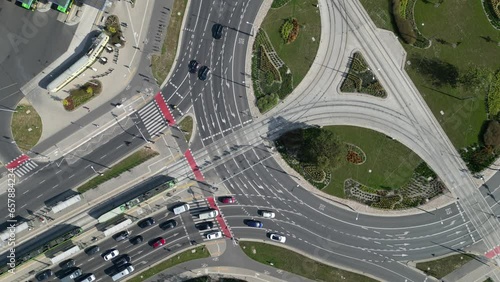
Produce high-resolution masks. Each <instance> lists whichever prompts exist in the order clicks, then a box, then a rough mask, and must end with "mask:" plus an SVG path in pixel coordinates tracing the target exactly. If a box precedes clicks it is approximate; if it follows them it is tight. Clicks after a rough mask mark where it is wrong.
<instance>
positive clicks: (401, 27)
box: [392, 0, 417, 44]
mask: <svg viewBox="0 0 500 282" xmlns="http://www.w3.org/2000/svg"><path fill="white" fill-rule="evenodd" d="M393 1H394V2H393V5H392V14H393V16H394V20H395V21H396V26H397V28H398V33H399V34H400V35H401V38H403V40H404V41H405V42H406V43H408V44H414V43H415V41H416V40H417V34H416V33H415V30H414V29H413V25H412V24H411V21H410V20H409V19H405V18H403V17H401V15H400V14H401V13H400V7H401V4H400V0H393Z"/></svg>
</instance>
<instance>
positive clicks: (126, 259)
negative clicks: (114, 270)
mask: <svg viewBox="0 0 500 282" xmlns="http://www.w3.org/2000/svg"><path fill="white" fill-rule="evenodd" d="M127 263H130V256H129V255H121V256H119V257H117V258H116V259H114V260H113V264H114V265H116V266H120V265H124V264H127Z"/></svg>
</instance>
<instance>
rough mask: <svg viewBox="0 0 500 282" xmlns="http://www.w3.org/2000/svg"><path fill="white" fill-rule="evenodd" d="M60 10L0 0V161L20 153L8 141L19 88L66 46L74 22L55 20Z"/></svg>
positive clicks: (10, 137) (9, 140)
mask: <svg viewBox="0 0 500 282" xmlns="http://www.w3.org/2000/svg"><path fill="white" fill-rule="evenodd" d="M59 14H60V13H59V12H57V11H54V10H50V11H48V12H46V13H33V12H32V11H28V10H26V9H23V8H20V7H18V6H16V5H15V4H14V2H7V1H2V2H0V37H1V38H2V40H0V66H1V67H0V139H1V142H0V144H1V146H0V161H1V162H3V163H8V162H10V161H11V160H13V159H14V158H16V157H18V156H19V155H20V151H19V149H18V148H17V146H16V145H15V144H12V143H11V141H12V140H13V139H12V132H11V129H10V123H11V120H12V112H10V111H8V110H15V108H16V105H17V103H18V102H19V101H20V100H21V99H22V98H23V97H24V95H23V94H22V93H21V91H20V88H21V87H22V86H23V85H24V84H25V83H27V82H28V81H30V80H31V79H32V78H33V77H35V76H36V75H38V73H40V72H41V71H42V70H43V69H44V68H45V67H46V66H48V65H49V64H51V63H52V62H53V61H54V60H55V59H57V58H58V57H59V56H60V55H61V54H63V53H64V52H65V51H66V49H67V48H68V46H69V43H70V42H71V39H72V38H73V34H74V32H75V30H76V27H77V26H68V25H65V24H64V23H62V22H59V21H57V20H56V18H57V16H58V15H59Z"/></svg>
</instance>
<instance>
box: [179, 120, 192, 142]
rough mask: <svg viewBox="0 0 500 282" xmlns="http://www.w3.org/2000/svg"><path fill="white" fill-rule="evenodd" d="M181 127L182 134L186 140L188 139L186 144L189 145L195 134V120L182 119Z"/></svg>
mask: <svg viewBox="0 0 500 282" xmlns="http://www.w3.org/2000/svg"><path fill="white" fill-rule="evenodd" d="M179 127H180V128H181V130H182V132H184V138H185V139H186V142H188V143H189V140H191V135H192V134H193V118H192V117H190V116H186V117H185V118H183V119H182V121H181V122H179Z"/></svg>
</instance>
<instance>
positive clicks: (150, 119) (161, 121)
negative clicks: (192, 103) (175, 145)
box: [138, 100, 167, 137]
mask: <svg viewBox="0 0 500 282" xmlns="http://www.w3.org/2000/svg"><path fill="white" fill-rule="evenodd" d="M138 114H139V117H140V118H141V120H142V122H143V123H144V126H145V127H146V130H147V132H148V134H149V135H150V137H154V136H156V135H158V133H159V132H161V131H162V130H163V129H165V128H166V127H167V121H166V120H165V118H164V117H163V115H162V114H161V112H160V109H159V107H158V104H157V103H156V101H154V100H153V101H151V102H150V103H149V104H147V105H146V106H145V107H144V108H142V109H140V110H139V111H138Z"/></svg>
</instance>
